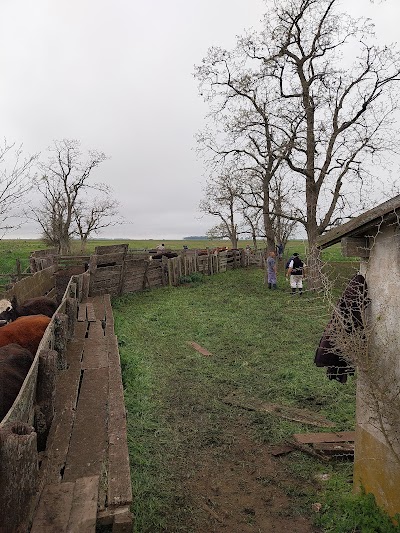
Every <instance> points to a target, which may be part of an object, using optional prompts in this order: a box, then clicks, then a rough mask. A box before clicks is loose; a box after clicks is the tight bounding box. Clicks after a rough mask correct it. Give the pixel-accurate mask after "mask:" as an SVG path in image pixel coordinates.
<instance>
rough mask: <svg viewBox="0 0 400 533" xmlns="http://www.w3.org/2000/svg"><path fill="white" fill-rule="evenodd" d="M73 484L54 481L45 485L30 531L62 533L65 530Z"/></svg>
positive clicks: (36, 532)
mask: <svg viewBox="0 0 400 533" xmlns="http://www.w3.org/2000/svg"><path fill="white" fill-rule="evenodd" d="M74 485H75V484H74V483H56V484H52V485H47V486H46V487H45V489H44V491H43V494H42V496H41V498H40V502H39V506H38V509H37V511H36V515H35V518H34V521H33V524H32V528H31V533H64V532H66V531H67V527H68V521H69V516H70V512H71V507H72V500H73V493H74ZM68 531H70V530H68Z"/></svg>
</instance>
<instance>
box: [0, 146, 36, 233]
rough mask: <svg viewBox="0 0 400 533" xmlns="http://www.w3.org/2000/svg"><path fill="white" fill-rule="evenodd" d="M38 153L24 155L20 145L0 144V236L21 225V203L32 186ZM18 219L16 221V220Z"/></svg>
mask: <svg viewBox="0 0 400 533" xmlns="http://www.w3.org/2000/svg"><path fill="white" fill-rule="evenodd" d="M37 158H38V154H35V155H32V156H28V157H24V156H23V153H22V145H20V146H16V145H15V143H11V144H9V143H7V141H6V140H4V142H3V144H2V145H1V146H0V234H1V237H3V236H4V234H5V233H6V232H7V231H9V230H12V229H16V228H18V227H19V226H20V225H21V218H22V217H21V212H22V209H20V208H21V203H22V199H23V198H24V197H25V196H26V194H27V193H28V192H29V190H30V189H31V188H32V186H33V177H32V175H31V170H32V166H33V164H34V163H35V162H36V160H37ZM16 218H17V219H18V221H17V220H16Z"/></svg>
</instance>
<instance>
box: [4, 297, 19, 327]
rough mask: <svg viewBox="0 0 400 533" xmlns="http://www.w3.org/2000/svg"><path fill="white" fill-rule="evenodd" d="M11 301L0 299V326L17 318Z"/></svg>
mask: <svg viewBox="0 0 400 533" xmlns="http://www.w3.org/2000/svg"><path fill="white" fill-rule="evenodd" d="M13 301H14V298H13ZM13 301H11V302H10V300H6V299H3V300H0V326H4V325H5V324H7V323H8V322H12V321H13V320H15V319H16V318H17V313H16V310H15V306H14V305H13Z"/></svg>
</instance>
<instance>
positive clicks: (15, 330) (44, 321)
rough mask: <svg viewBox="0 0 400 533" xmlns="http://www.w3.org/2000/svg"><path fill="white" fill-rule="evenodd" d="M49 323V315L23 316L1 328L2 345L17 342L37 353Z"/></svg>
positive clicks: (0, 343)
mask: <svg viewBox="0 0 400 533" xmlns="http://www.w3.org/2000/svg"><path fill="white" fill-rule="evenodd" d="M49 323H50V318H49V317H48V316H44V315H31V316H21V317H19V318H17V320H15V321H14V322H10V323H9V324H6V325H5V326H3V327H2V328H0V347H1V346H6V345H7V344H12V343H16V344H19V345H20V346H22V347H23V348H26V349H28V350H29V351H30V352H31V354H32V355H35V354H36V351H37V349H38V346H39V343H40V341H41V339H42V337H43V334H44V332H45V330H46V328H47V326H48V325H49Z"/></svg>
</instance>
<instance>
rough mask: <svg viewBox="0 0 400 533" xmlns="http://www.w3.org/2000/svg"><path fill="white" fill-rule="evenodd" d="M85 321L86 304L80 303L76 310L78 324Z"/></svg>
mask: <svg viewBox="0 0 400 533" xmlns="http://www.w3.org/2000/svg"><path fill="white" fill-rule="evenodd" d="M84 321H86V303H83V302H82V303H80V304H79V309H78V322H84Z"/></svg>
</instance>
